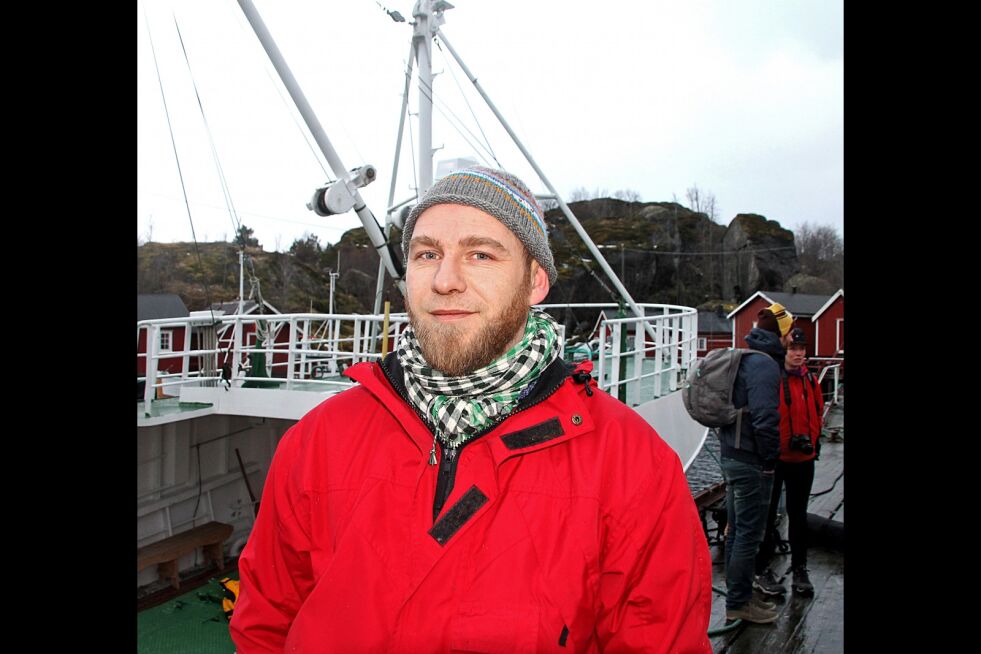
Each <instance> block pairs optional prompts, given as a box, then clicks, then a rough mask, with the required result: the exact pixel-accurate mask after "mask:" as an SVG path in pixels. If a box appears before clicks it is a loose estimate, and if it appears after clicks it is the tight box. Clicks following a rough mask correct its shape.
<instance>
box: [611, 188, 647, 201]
mask: <svg viewBox="0 0 981 654" xmlns="http://www.w3.org/2000/svg"><path fill="white" fill-rule="evenodd" d="M613 197H615V198H616V199H617V200H623V201H625V202H640V201H641V199H640V193H638V192H637V191H635V190H633V189H632V188H622V189H620V190H619V191H617V192H616V193H614V194H613Z"/></svg>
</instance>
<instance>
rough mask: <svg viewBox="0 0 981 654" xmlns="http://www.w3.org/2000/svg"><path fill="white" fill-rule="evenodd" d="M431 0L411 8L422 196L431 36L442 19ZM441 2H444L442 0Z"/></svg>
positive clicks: (429, 147) (429, 163)
mask: <svg viewBox="0 0 981 654" xmlns="http://www.w3.org/2000/svg"><path fill="white" fill-rule="evenodd" d="M432 4H433V3H432V0H417V2H416V6H415V7H413V8H412V17H413V18H415V19H416V20H415V28H414V31H413V33H412V46H413V49H414V50H415V54H416V61H417V62H418V63H419V181H418V184H419V187H418V188H417V189H416V196H417V197H422V194H423V193H425V192H426V191H427V190H428V189H429V187H430V186H432V185H433V93H434V91H433V66H432V54H433V36H434V35H435V34H436V30H437V29H439V26H440V25H442V23H443V12H442V11H440V12H439V13H437V14H435V15H434V14H433V8H432ZM443 4H444V5H445V4H447V3H443Z"/></svg>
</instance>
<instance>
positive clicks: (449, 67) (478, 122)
mask: <svg viewBox="0 0 981 654" xmlns="http://www.w3.org/2000/svg"><path fill="white" fill-rule="evenodd" d="M434 42H435V43H436V47H437V48H438V49H439V53H440V54H441V55H443V59H446V53H445V52H443V46H442V45H440V42H439V39H438V38H436V39H434ZM446 69H447V70H448V71H450V77H452V78H453V82H454V83H455V84H456V88H457V89H458V90H459V91H460V96H461V97H462V98H463V102H464V103H465V104H466V105H467V109H469V110H470V115H471V116H473V122H475V123H476V124H477V129H479V130H480V135H481V136H483V137H484V144H486V146H487V151H488V152H490V156H491V157H493V159H494V161H495V162H496V163H497V167H498V168H503V167H504V166H502V165H501V162H500V161H498V160H497V155H496V154H494V148H492V147H491V144H490V141H489V140H488V139H487V134H485V133H484V128H483V127H481V125H480V119H479V118H477V114H475V113H474V110H473V107H471V106H470V101H469V100H467V94H466V93H464V92H463V87H462V86H460V80H458V79H457V78H456V73H454V72H453V66H450V65H449V62H448V61H447V63H446ZM474 138H476V136H474Z"/></svg>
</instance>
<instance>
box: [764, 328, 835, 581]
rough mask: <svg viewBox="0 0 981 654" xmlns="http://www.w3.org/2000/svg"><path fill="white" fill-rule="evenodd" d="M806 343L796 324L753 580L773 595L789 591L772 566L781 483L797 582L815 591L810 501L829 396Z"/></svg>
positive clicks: (782, 389) (784, 378)
mask: <svg viewBox="0 0 981 654" xmlns="http://www.w3.org/2000/svg"><path fill="white" fill-rule="evenodd" d="M806 348H807V337H806V335H805V334H804V330H802V329H800V328H797V327H795V328H794V329H793V330H791V332H790V344H789V345H788V346H787V356H786V358H785V359H784V370H783V375H782V380H781V384H780V460H779V461H778V462H777V467H776V473H775V475H774V479H773V492H772V494H771V496H770V507H769V511H768V512H767V524H766V532H765V537H764V539H763V544H762V545H761V546H760V551H759V554H758V555H757V558H756V570H757V573H758V574H757V575H756V578H755V580H754V582H753V586H754V587H755V588H756V589H758V590H760V591H761V592H763V593H764V594H767V595H771V596H775V595H782V594H783V593H785V592H786V588H784V586H783V585H782V584H781V583H780V580H778V579H777V577H776V575H775V574H774V573H773V570H772V569H771V568H769V567H768V564H769V562H770V559H771V558H772V557H773V554H774V551H775V550H776V518H777V505H778V504H779V502H780V487H781V484H786V485H787V519H788V521H789V527H788V531H789V536H790V560H791V569H792V570H793V584H792V587H793V590H794V592H795V593H798V594H801V595H811V594H813V593H814V586H813V585H812V584H811V580H810V577H809V575H808V571H807V502H808V500H809V499H810V496H811V486H812V484H813V483H814V461H815V459H816V458H817V455H818V453H819V452H820V449H821V442H820V440H819V439H820V437H821V421H822V419H823V416H824V397H823V396H822V395H821V386H820V385H819V384H818V383H817V380H816V379H815V378H814V374H813V373H811V372H810V371H809V370H808V369H807V366H806V365H805V364H804V361H805V359H806V356H807V354H806Z"/></svg>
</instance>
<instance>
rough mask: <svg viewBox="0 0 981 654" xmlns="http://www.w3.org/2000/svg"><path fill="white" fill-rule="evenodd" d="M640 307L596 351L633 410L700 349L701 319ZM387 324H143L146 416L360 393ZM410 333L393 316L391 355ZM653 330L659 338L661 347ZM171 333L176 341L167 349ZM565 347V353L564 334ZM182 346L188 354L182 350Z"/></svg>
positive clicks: (241, 319) (616, 391)
mask: <svg viewBox="0 0 981 654" xmlns="http://www.w3.org/2000/svg"><path fill="white" fill-rule="evenodd" d="M640 306H641V307H643V308H644V310H645V312H646V313H648V314H650V315H647V316H645V317H643V318H638V317H636V316H635V317H627V318H607V319H604V320H602V321H600V323H599V326H598V334H599V346H598V347H597V348H596V350H595V351H593V350H591V356H592V359H593V360H594V361H596V364H597V366H598V370H597V373H598V383H599V385H600V387H601V388H603V389H604V390H606V391H608V392H609V393H610V394H612V395H614V396H619V397H621V399H623V400H624V401H625V402H626V403H627V404H630V405H631V406H636V405H637V404H640V403H642V402H645V401H648V400H651V399H655V398H657V397H660V396H662V395H665V394H667V393H669V392H671V391H674V390H676V389H677V388H678V385H679V383H680V382H681V380H682V379H683V376H684V374H685V373H686V372H687V369H688V367H689V366H690V365H691V362H692V361H694V359H695V355H696V346H697V340H698V339H697V335H698V334H697V332H698V328H697V312H696V311H695V309H692V308H690V307H682V306H674V305H661V304H657V305H655V304H643V305H640ZM539 308H542V309H545V310H550V311H551V312H552V313H553V314H557V313H558V312H559V311H560V310H565V309H616V308H617V305H616V304H611V303H607V304H599V303H598V304H574V305H572V304H549V305H539ZM384 320H385V316H384V315H383V314H377V315H372V314H324V313H290V314H278V313H277V314H246V315H232V316H225V315H222V316H215V318H214V319H212V318H211V317H210V316H205V317H201V316H200V315H196V316H193V317H185V318H168V319H158V320H144V321H140V322H138V323H137V326H136V328H137V337H136V341H137V355H136V356H137V360H138V361H140V360H142V361H144V362H145V364H144V366H143V369H144V370H145V373H144V374H143V375H140V374H139V367H138V374H137V382H143V383H144V387H143V403H144V414H145V415H150V414H151V406H152V404H153V402H154V401H155V400H157V399H160V397H162V396H164V395H165V394H166V395H174V394H176V393H179V389H180V387H182V386H219V385H223V386H224V387H225V388H226V389H228V390H232V389H234V388H240V387H253V388H277V389H284V390H294V389H297V388H301V387H302V388H317V387H322V388H323V389H325V390H327V389H332V388H333V389H337V390H341V389H343V388H346V387H348V386H351V385H352V384H353V382H352V381H350V380H349V379H347V378H345V377H342V376H341V373H342V372H343V371H344V370H345V369H346V368H347V367H349V366H351V365H354V364H356V363H360V362H362V361H372V360H378V359H380V358H381V356H382V355H381V350H382V339H383V335H382V330H383V325H384ZM560 322H561V321H560ZM407 324H408V316H407V315H406V314H405V313H396V314H390V315H389V317H388V331H387V336H388V348H387V349H388V351H392V349H393V348H394V345H395V342H396V341H397V339H398V337H399V335H400V334H401V333H402V330H403V329H405V326H406V325H407ZM645 325H649V326H650V327H652V328H653V333H654V334H655V335H656V336H657V339H656V341H655V340H652V339H651V337H650V333H649V332H647V331H646V329H647V327H646V326H645ZM165 331H169V332H170V336H169V337H167V338H166V339H163V342H162V339H161V333H162V332H165ZM630 331H632V332H633V334H638V333H639V334H642V335H643V336H644V339H643V341H641V342H640V343H637V345H636V346H630V347H624V346H623V345H622V340H627V339H625V338H623V336H624V335H625V334H627V332H630ZM594 334H595V332H594ZM181 336H182V337H183V338H181ZM192 341H193V342H192ZM559 341H560V342H559V346H560V347H561V348H562V349H561V350H560V351H561V352H564V351H565V349H564V348H565V329H564V327H561V328H560V333H559ZM178 342H180V347H178V348H175V347H174V346H175V345H177V343H178ZM164 344H166V345H167V346H168V347H163V345H164ZM192 345H193V346H194V348H193V349H192ZM141 346H143V348H145V351H141V349H143V348H141ZM258 355H261V356H258ZM621 362H623V364H624V365H622V366H621ZM628 370H629V375H628V374H627V371H628ZM174 391H176V393H175V392H174Z"/></svg>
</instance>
